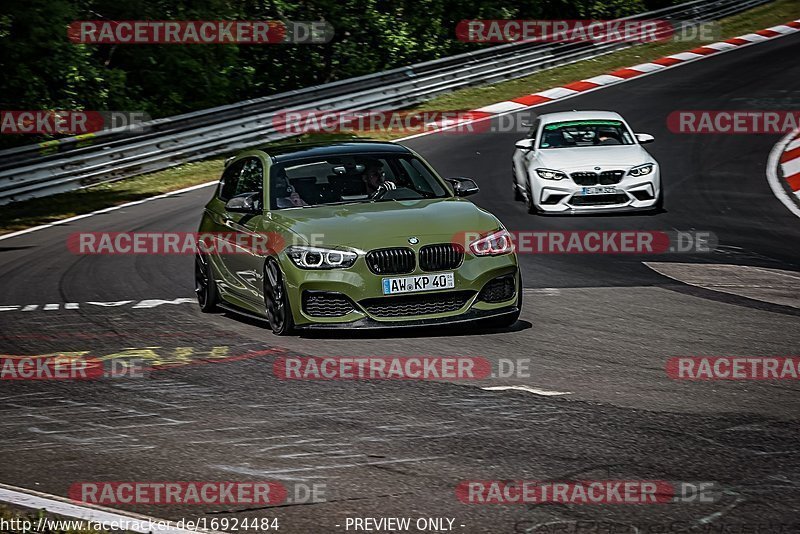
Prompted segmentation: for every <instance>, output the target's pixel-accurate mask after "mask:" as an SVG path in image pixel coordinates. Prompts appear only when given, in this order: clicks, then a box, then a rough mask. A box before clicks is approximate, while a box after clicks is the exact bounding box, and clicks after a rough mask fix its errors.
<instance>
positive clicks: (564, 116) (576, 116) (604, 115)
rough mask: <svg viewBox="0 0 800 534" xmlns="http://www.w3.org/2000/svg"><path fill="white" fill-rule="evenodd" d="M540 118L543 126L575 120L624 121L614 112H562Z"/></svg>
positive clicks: (540, 116)
mask: <svg viewBox="0 0 800 534" xmlns="http://www.w3.org/2000/svg"><path fill="white" fill-rule="evenodd" d="M539 118H541V119H542V124H550V123H553V122H561V121H575V120H579V121H584V120H617V121H622V120H624V119H623V118H622V115H620V114H619V113H615V112H613V111H562V112H559V113H545V114H543V115H539Z"/></svg>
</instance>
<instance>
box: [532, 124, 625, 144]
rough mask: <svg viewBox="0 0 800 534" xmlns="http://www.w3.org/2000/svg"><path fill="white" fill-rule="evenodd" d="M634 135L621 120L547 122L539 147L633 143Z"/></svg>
mask: <svg viewBox="0 0 800 534" xmlns="http://www.w3.org/2000/svg"><path fill="white" fill-rule="evenodd" d="M632 144H634V142H633V136H632V135H631V133H630V132H629V131H628V129H627V128H626V127H625V125H624V124H623V123H622V122H620V121H615V120H582V121H562V122H553V123H550V124H546V125H545V126H544V128H542V138H541V139H540V140H539V148H572V147H587V146H613V145H632Z"/></svg>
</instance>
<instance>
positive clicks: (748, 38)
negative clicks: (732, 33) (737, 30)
mask: <svg viewBox="0 0 800 534" xmlns="http://www.w3.org/2000/svg"><path fill="white" fill-rule="evenodd" d="M739 39H744V40H745V41H750V42H751V43H756V42H759V41H766V40H767V39H769V37H764V36H763V35H758V34H757V33H748V34H747V35H742V36H740V37H739Z"/></svg>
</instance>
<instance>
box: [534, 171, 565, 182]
mask: <svg viewBox="0 0 800 534" xmlns="http://www.w3.org/2000/svg"><path fill="white" fill-rule="evenodd" d="M536 174H538V175H539V178H544V179H545V180H564V179H566V178H567V175H566V174H564V173H563V172H561V171H552V170H550V169H536Z"/></svg>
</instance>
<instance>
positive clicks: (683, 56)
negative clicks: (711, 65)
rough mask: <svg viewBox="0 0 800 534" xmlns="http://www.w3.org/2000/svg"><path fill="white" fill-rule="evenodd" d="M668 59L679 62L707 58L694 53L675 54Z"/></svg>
mask: <svg viewBox="0 0 800 534" xmlns="http://www.w3.org/2000/svg"><path fill="white" fill-rule="evenodd" d="M667 57H668V58H672V59H677V60H679V61H691V60H693V59H699V58H701V57H705V56H704V55H702V54H695V53H694V52H681V53H680V54H673V55H671V56H667Z"/></svg>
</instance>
